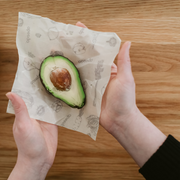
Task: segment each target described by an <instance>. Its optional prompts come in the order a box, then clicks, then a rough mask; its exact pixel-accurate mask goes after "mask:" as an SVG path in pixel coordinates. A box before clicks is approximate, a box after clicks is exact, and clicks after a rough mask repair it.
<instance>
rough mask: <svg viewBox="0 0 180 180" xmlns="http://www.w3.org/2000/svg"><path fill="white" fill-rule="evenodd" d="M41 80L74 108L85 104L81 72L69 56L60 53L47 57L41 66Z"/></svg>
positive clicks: (48, 88) (54, 94) (52, 92)
mask: <svg viewBox="0 0 180 180" xmlns="http://www.w3.org/2000/svg"><path fill="white" fill-rule="evenodd" d="M40 80H41V82H42V84H43V86H44V87H45V89H46V90H47V91H48V92H49V93H50V94H52V95H53V96H54V97H56V98H58V99H61V100H62V101H64V102H65V103H66V104H67V105H69V106H71V107H72V108H78V109H80V108H82V107H83V106H84V105H85V102H86V96H85V92H84V89H83V86H82V84H81V79H80V74H79V72H78V70H77V69H76V67H75V65H74V64H73V62H71V61H70V60H69V59H68V58H66V57H64V56H60V55H57V56H48V57H47V58H45V59H44V61H43V62H42V64H41V67H40Z"/></svg>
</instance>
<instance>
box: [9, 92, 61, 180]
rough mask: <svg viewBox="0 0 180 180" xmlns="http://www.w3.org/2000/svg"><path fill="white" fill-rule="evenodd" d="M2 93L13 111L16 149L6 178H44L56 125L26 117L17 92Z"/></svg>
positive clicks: (52, 151)
mask: <svg viewBox="0 0 180 180" xmlns="http://www.w3.org/2000/svg"><path fill="white" fill-rule="evenodd" d="M6 96H7V97H8V98H9V100H10V101H11V102H12V104H13V107H14V111H15V121H14V125H13V135H14V139H15V142H16V145H17V148H18V159H17V163H16V166H15V168H14V170H13V172H12V173H11V175H10V177H9V180H10V179H19V180H20V179H26V175H27V176H28V179H33V180H35V179H44V178H45V176H46V174H47V172H48V170H49V169H50V167H51V166H52V164H53V161H54V158H55V154H56V150H57V141H58V127H57V126H56V125H54V124H49V123H46V122H42V121H37V120H35V119H33V118H30V117H29V114H28V110H27V107H26V104H25V103H24V101H23V100H22V99H21V98H20V97H19V96H18V95H17V94H14V93H11V92H10V93H7V95H6ZM23 170H24V175H25V176H23ZM26 170H27V171H26ZM18 171H20V172H18ZM28 172H29V175H28ZM18 173H19V175H18ZM34 175H35V176H34ZM37 176H39V177H37Z"/></svg>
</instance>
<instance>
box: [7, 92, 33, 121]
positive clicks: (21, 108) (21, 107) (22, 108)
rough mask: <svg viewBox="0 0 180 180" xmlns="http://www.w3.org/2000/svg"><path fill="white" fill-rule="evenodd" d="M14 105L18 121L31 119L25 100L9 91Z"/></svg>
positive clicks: (9, 97)
mask: <svg viewBox="0 0 180 180" xmlns="http://www.w3.org/2000/svg"><path fill="white" fill-rule="evenodd" d="M6 96H7V97H8V99H9V100H10V101H11V102H12V105H13V107H14V111H15V116H16V120H18V122H20V123H21V122H24V121H30V117H29V113H28V110H27V107H26V104H25V103H24V101H23V100H22V99H21V98H20V97H19V96H18V95H17V94H15V93H12V92H9V93H7V94H6Z"/></svg>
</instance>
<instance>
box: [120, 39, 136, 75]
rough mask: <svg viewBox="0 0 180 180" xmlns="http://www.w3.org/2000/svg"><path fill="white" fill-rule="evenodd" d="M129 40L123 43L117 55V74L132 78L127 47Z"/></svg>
mask: <svg viewBox="0 0 180 180" xmlns="http://www.w3.org/2000/svg"><path fill="white" fill-rule="evenodd" d="M130 46H131V42H129V41H127V42H125V43H124V44H123V46H122V48H121V49H120V51H119V54H118V57H117V76H118V77H119V78H120V77H123V78H132V77H133V75H132V70H131V61H130V56H129V49H130Z"/></svg>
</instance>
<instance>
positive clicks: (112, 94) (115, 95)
mask: <svg viewBox="0 0 180 180" xmlns="http://www.w3.org/2000/svg"><path fill="white" fill-rule="evenodd" d="M130 46H131V43H130V42H125V43H124V44H123V46H122V48H121V49H120V51H119V53H118V56H117V66H116V65H114V64H113V66H112V68H111V77H110V81H109V83H108V85H107V87H106V90H105V93H104V95H103V98H102V106H101V115H100V123H101V125H102V126H103V127H104V128H105V129H106V130H107V131H108V132H110V133H113V132H114V131H115V130H116V129H117V127H118V128H120V129H121V130H124V129H126V127H127V126H128V124H130V121H129V120H130V119H132V118H131V117H133V116H135V115H136V114H137V113H139V110H138V108H137V106H136V98H135V82H134V78H133V75H132V70H131V62H130V57H129V49H130Z"/></svg>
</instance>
